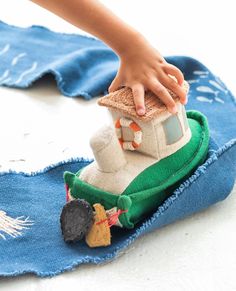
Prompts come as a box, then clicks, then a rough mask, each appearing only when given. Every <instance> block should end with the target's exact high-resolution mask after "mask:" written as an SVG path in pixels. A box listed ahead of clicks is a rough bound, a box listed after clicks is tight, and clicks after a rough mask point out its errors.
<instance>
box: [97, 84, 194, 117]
mask: <svg viewBox="0 0 236 291" xmlns="http://www.w3.org/2000/svg"><path fill="white" fill-rule="evenodd" d="M183 87H184V89H185V90H186V92H188V89H189V85H188V83H187V82H186V81H184V84H183ZM167 90H168V92H169V93H170V95H171V96H172V98H173V99H174V101H175V102H176V101H178V100H179V97H178V96H177V95H176V94H175V93H173V92H172V91H170V90H169V89H167ZM144 99H145V106H146V113H145V115H142V116H139V115H138V114H137V113H136V110H135V104H134V99H133V94H132V90H131V89H130V88H128V87H124V88H121V89H119V90H117V91H115V92H112V93H110V94H108V95H106V96H104V97H102V98H100V99H99V100H98V104H99V105H101V106H106V107H110V108H112V109H114V110H116V111H119V112H122V113H125V114H128V115H130V116H131V117H136V118H138V119H140V120H143V121H149V120H151V119H153V118H155V117H157V115H158V114H160V113H161V112H163V111H166V110H167V108H166V106H165V104H164V103H163V102H162V101H161V100H160V99H159V98H157V96H156V95H155V94H154V93H152V92H151V91H147V92H146V93H145V98H144Z"/></svg>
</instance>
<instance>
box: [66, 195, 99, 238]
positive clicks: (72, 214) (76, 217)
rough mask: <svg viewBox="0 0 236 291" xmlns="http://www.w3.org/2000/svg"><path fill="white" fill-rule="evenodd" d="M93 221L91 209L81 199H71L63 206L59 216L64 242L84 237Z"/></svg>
mask: <svg viewBox="0 0 236 291" xmlns="http://www.w3.org/2000/svg"><path fill="white" fill-rule="evenodd" d="M93 221H94V216H93V209H92V207H91V206H90V204H89V203H88V202H87V201H85V200H83V199H77V200H72V201H70V202H68V203H66V205H65V206H64V207H63V209H62V212H61V217H60V222H61V230H62V235H63V237H64V241H65V242H76V241H78V240H81V239H83V238H84V236H85V235H86V234H87V233H88V231H89V230H90V228H91V226H92V224H93Z"/></svg>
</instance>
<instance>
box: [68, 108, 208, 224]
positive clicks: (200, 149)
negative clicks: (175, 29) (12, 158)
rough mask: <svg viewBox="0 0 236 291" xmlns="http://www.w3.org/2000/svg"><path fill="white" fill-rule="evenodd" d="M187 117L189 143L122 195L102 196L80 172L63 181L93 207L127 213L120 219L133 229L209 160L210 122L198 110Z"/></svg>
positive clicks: (155, 165)
mask: <svg viewBox="0 0 236 291" xmlns="http://www.w3.org/2000/svg"><path fill="white" fill-rule="evenodd" d="M187 116H188V119H189V126H190V128H191V131H192V138H191V140H190V142H188V143H187V144H186V145H185V146H184V147H182V148H181V149H180V150H179V151H177V152H176V153H175V154H173V155H170V156H169V157H167V158H165V159H162V160H161V161H159V162H157V163H155V164H154V165H152V166H150V167H148V168H146V169H145V170H144V171H142V172H141V173H140V174H139V175H138V176H137V177H136V178H135V179H134V180H133V181H132V182H131V183H130V185H128V187H127V188H126V189H125V191H124V192H123V193H121V195H120V196H118V195H114V194H113V193H109V192H106V193H103V192H102V191H101V189H98V188H96V187H94V186H91V185H90V184H87V183H86V182H84V181H82V180H81V179H80V178H79V173H78V174H77V175H73V174H72V173H70V172H66V173H65V175H64V179H65V183H66V184H67V185H68V186H69V188H70V193H71V195H72V197H74V198H81V199H85V200H86V201H88V202H89V203H90V204H91V205H92V204H94V203H101V204H102V205H103V206H104V207H105V209H110V208H113V207H118V209H122V210H128V211H127V212H126V213H123V214H121V215H120V217H119V220H120V222H121V224H122V225H123V226H124V227H126V228H133V227H134V226H135V224H137V223H138V222H139V221H140V220H142V219H143V218H144V217H145V216H147V214H150V212H152V211H153V210H154V209H157V208H158V207H159V206H160V205H161V203H162V202H163V201H164V200H165V199H166V198H167V197H168V196H169V195H170V194H171V193H172V190H173V189H174V188H176V187H177V183H179V182H180V181H182V180H183V179H184V178H187V177H188V176H189V175H190V173H192V172H193V170H194V169H195V168H196V166H197V165H199V164H201V163H202V162H203V161H204V159H205V157H206V154H207V151H208V144H209V131H208V125H207V119H206V118H205V117H204V116H202V115H201V114H200V113H199V112H197V111H189V112H187ZM120 179H121V180H122V179H123V177H122V176H121V177H120ZM114 203H115V204H114Z"/></svg>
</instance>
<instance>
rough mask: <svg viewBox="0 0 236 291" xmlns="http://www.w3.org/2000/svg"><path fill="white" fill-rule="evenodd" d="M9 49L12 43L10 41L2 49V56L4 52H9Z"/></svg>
mask: <svg viewBox="0 0 236 291" xmlns="http://www.w3.org/2000/svg"><path fill="white" fill-rule="evenodd" d="M9 49H10V44H9V43H8V44H6V45H5V46H4V48H3V49H2V50H1V51H0V56H1V55H3V54H5V53H6V52H8V51H9Z"/></svg>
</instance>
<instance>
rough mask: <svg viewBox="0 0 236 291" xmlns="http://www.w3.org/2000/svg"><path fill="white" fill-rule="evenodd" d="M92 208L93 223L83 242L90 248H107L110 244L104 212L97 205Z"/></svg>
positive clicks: (101, 207)
mask: <svg viewBox="0 0 236 291" xmlns="http://www.w3.org/2000/svg"><path fill="white" fill-rule="evenodd" d="M93 208H94V209H95V216H94V223H93V225H92V227H91V229H90V231H89V233H88V234H87V235H86V238H85V241H86V243H87V244H88V246H89V247H91V248H94V247H103V246H104V247H105V246H109V245H110V244H111V231H110V227H109V225H108V220H107V215H106V211H105V209H104V207H103V206H102V205H101V204H99V203H96V204H94V205H93ZM99 222H101V223H99Z"/></svg>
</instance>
